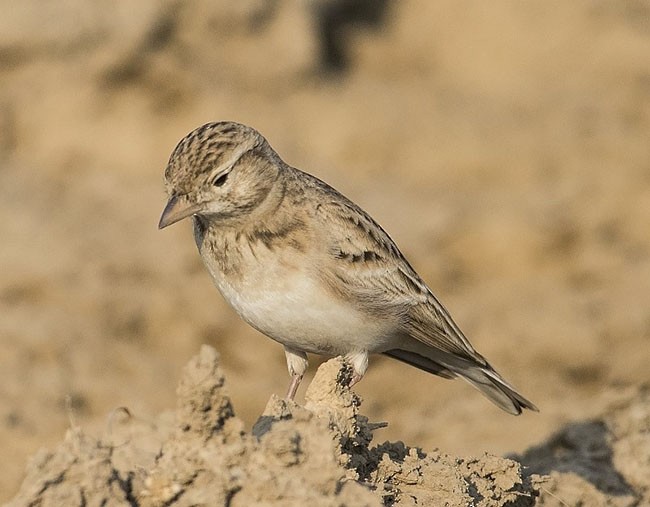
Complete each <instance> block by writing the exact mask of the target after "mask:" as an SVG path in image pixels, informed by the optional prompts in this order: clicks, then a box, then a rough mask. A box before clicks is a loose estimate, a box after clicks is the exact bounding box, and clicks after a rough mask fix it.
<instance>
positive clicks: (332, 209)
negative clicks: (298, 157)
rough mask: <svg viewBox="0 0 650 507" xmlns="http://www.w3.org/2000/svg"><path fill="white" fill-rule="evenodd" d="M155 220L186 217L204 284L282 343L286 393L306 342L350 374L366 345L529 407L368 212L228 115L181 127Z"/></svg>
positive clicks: (359, 371)
mask: <svg viewBox="0 0 650 507" xmlns="http://www.w3.org/2000/svg"><path fill="white" fill-rule="evenodd" d="M165 186H166V189H167V192H168V195H169V201H168V202H167V206H166V207H165V209H164V211H163V213H162V216H161V218H160V223H159V228H160V229H162V228H164V227H167V226H169V225H171V224H173V223H176V222H178V221H180V220H183V219H185V218H189V217H191V218H192V222H193V226H194V239H195V241H196V245H197V247H198V249H199V252H200V254H201V258H202V259H203V262H204V264H205V266H206V268H207V270H208V271H209V273H210V275H211V276H212V280H213V281H214V284H215V285H216V287H217V288H218V289H219V291H220V292H221V294H222V295H223V297H224V298H225V299H226V300H227V301H228V302H229V303H230V305H231V306H232V307H233V308H234V309H235V311H236V312H237V313H238V314H239V315H240V316H241V318H242V319H243V320H244V321H246V322H247V323H248V324H250V325H251V326H253V327H254V328H255V329H257V330H258V331H260V332H261V333H263V334H265V335H266V336H268V337H270V338H272V339H273V340H275V341H276V342H278V343H280V344H282V345H283V346H284V352H285V355H286V360H287V367H288V369H289V374H290V376H291V382H290V385H289V389H288V391H287V398H289V399H293V398H294V396H295V394H296V391H297V389H298V386H299V384H300V381H301V380H302V378H303V375H304V373H305V371H306V369H307V364H308V363H307V353H313V354H321V355H326V356H339V355H340V356H343V357H344V358H345V360H346V361H347V362H348V363H349V364H350V365H351V366H352V370H353V378H352V382H351V384H354V383H356V382H358V381H359V380H361V378H362V377H363V375H364V373H365V372H366V369H367V367H368V356H369V355H370V354H384V355H386V356H389V357H392V358H394V359H397V360H399V361H403V362H405V363H408V364H410V365H412V366H415V367H416V368H420V369H421V370H424V371H426V372H429V373H433V374H435V375H439V376H441V377H444V378H455V377H460V378H462V379H464V380H466V381H467V382H469V383H470V384H471V385H473V386H474V387H476V388H477V389H478V390H479V391H481V392H482V393H483V394H484V395H485V396H487V397H488V398H489V399H490V400H491V401H492V402H494V403H495V404H496V405H498V406H499V407H501V408H502V409H503V410H505V411H507V412H509V413H511V414H515V415H517V414H520V413H521V411H522V409H531V410H537V409H536V407H535V406H534V405H533V404H532V403H531V402H530V401H528V400H527V399H526V398H524V397H523V396H522V395H521V394H519V393H518V392H517V391H516V390H515V389H514V388H513V387H512V386H511V385H510V384H508V383H507V382H506V381H505V380H504V379H503V378H502V377H501V375H499V374H498V373H497V372H496V371H495V370H494V368H492V366H490V364H489V363H488V362H487V361H486V360H485V358H484V357H483V356H482V355H480V354H479V353H478V352H477V351H476V350H475V349H474V347H472V345H471V344H470V342H469V341H468V340H467V338H466V337H465V335H464V334H463V332H462V331H461V330H460V328H459V327H458V326H457V325H456V323H455V322H454V321H453V320H452V318H451V316H450V315H449V313H448V312H447V310H446V309H445V308H444V307H443V306H442V304H441V303H440V301H439V300H438V298H436V296H435V295H434V294H433V292H432V291H431V290H430V289H429V287H427V285H426V283H425V282H424V281H423V280H422V278H421V277H420V276H419V275H418V274H417V273H416V272H415V270H414V269H413V267H412V266H411V264H409V262H408V261H407V260H406V258H405V257H404V255H402V253H401V252H400V250H399V248H397V245H396V244H395V242H394V241H393V240H392V239H391V238H390V236H389V235H388V234H387V233H386V232H385V231H384V229H382V228H381V226H379V224H378V223H377V222H375V220H373V219H372V218H371V217H370V215H368V213H366V212H365V211H364V210H363V209H361V208H360V207H359V206H357V205H356V204H355V203H354V202H352V201H351V200H349V199H347V198H346V197H345V196H343V195H342V194H341V193H339V192H338V191H336V190H335V189H334V188H332V187H331V186H329V185H328V184H326V183H324V182H323V181H321V180H319V179H318V178H316V177H314V176H312V175H310V174H308V173H306V172H303V171H301V170H299V169H296V168H294V167H291V166H289V165H288V164H286V163H285V162H284V161H283V160H282V159H281V158H280V157H279V155H278V154H277V153H276V152H275V151H274V150H273V148H271V146H270V145H269V143H268V142H267V141H266V139H265V138H264V137H262V135H261V134H260V133H259V132H257V131H256V130H255V129H253V128H251V127H247V126H245V125H242V124H239V123H234V122H215V123H208V124H206V125H203V126H202V127H199V128H197V129H196V130H194V131H192V132H190V133H189V134H188V135H187V136H185V137H184V138H183V139H182V140H181V141H180V142H179V143H178V145H177V146H176V148H175V149H174V151H173V153H172V154H171V157H170V159H169V163H168V164H167V168H166V169H165Z"/></svg>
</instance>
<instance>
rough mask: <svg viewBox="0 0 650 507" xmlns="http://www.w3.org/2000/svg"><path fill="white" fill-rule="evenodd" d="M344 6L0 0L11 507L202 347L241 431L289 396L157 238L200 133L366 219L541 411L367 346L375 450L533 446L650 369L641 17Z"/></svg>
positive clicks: (473, 7) (162, 398) (2, 274)
mask: <svg viewBox="0 0 650 507" xmlns="http://www.w3.org/2000/svg"><path fill="white" fill-rule="evenodd" d="M351 4H353V5H354V6H356V7H355V8H352V7H346V8H343V7H341V3H339V2H336V1H329V2H328V1H322V2H304V1H300V2H298V1H277V2H266V1H261V0H260V1H253V0H250V1H243V2H236V3H234V2H225V1H224V2H215V1H208V0H204V1H199V0H196V1H185V2H183V1H173V2H172V1H163V2H160V1H154V0H143V1H140V2H137V3H134V2H126V1H120V2H107V1H106V2H104V1H97V2H84V1H82V0H68V1H60V2H56V3H48V4H43V3H42V2H37V1H35V0H34V1H24V2H19V3H13V4H10V3H8V2H4V3H2V4H0V240H1V245H2V246H1V248H0V458H1V461H2V463H3V473H2V474H0V501H5V500H9V499H10V498H12V497H13V496H14V495H15V494H16V492H17V491H18V488H19V486H20V484H21V481H22V480H23V479H24V478H25V474H26V471H25V470H26V463H27V458H28V456H30V455H33V454H34V453H35V452H36V451H37V450H38V449H39V448H41V447H46V448H50V449H55V448H56V445H57V442H59V441H60V440H61V438H62V436H63V435H64V434H65V432H66V430H67V429H68V428H70V427H71V426H72V427H75V428H76V427H80V428H83V431H84V434H87V435H94V437H88V438H91V440H90V441H91V442H92V441H94V440H92V439H93V438H96V437H98V436H100V435H104V434H105V432H106V431H107V427H109V426H111V422H112V421H113V419H114V418H113V417H112V416H111V415H110V414H112V413H115V409H116V408H118V407H128V409H129V411H130V413H131V414H132V415H133V417H134V418H136V419H137V420H138V421H148V422H149V424H151V425H154V424H157V423H156V421H157V420H158V417H159V416H158V414H160V413H162V412H164V411H166V410H169V409H171V408H172V407H173V406H174V405H175V403H176V401H175V398H174V389H175V385H176V383H177V381H178V379H179V378H180V377H181V370H182V368H183V365H184V364H186V363H187V362H188V361H189V359H190V358H191V357H193V356H194V355H195V354H196V353H197V351H198V350H199V348H200V346H201V345H202V344H204V343H207V344H210V345H212V346H214V347H215V348H216V349H217V350H218V351H219V353H220V355H221V362H220V364H221V367H222V368H223V370H224V372H225V375H226V377H227V379H228V386H229V391H230V397H231V399H232V403H233V405H234V406H235V407H236V412H237V415H238V417H239V418H241V421H243V422H242V424H243V428H244V430H245V431H246V434H250V432H251V428H252V426H253V424H254V423H255V421H256V420H257V419H258V417H259V415H260V414H261V413H262V412H263V410H264V407H265V406H266V404H267V401H268V399H269V396H270V395H271V394H272V393H277V394H282V393H283V392H284V391H285V389H286V385H287V382H288V377H287V374H286V369H285V365H284V358H283V353H282V350H281V347H279V346H278V345H277V344H275V343H273V342H272V341H270V340H268V339H266V338H265V337H263V336H261V335H259V334H258V333H257V332H255V331H254V330H252V329H250V328H248V327H247V326H246V325H245V324H244V323H242V322H241V321H240V320H239V319H238V317H237V316H236V315H235V314H234V313H233V312H232V311H231V310H230V309H229V308H228V306H227V305H226V303H224V302H223V300H222V299H221V297H220V296H219V294H218V293H217V292H216V290H215V289H214V288H213V287H212V285H211V282H210V280H209V277H208V275H207V274H206V273H205V272H204V269H203V267H202V265H201V263H200V260H199V258H198V255H197V254H196V251H195V248H194V245H193V241H192V239H191V233H190V230H189V226H188V225H187V224H179V225H178V226H174V227H172V228H170V229H169V230H165V231H163V232H159V231H157V230H156V224H157V220H158V217H159V215H160V212H161V210H162V207H163V205H164V200H165V196H164V192H163V188H162V181H161V180H162V171H163V169H164V166H165V163H166V161H167V158H168V156H169V154H170V152H171V150H172V148H173V147H174V145H175V144H176V142H177V141H178V140H179V139H180V138H181V137H182V136H183V135H185V134H186V133H187V132H188V131H190V130H191V129H193V128H194V127H196V126H198V125H200V124H202V123H204V122H207V121H211V120H217V119H231V120H237V121H241V122H244V123H247V124H250V125H252V126H254V127H256V128H258V129H259V130H260V131H261V132H262V133H263V134H264V135H265V136H266V137H267V138H268V139H269V141H270V142H271V144H272V145H273V146H274V147H275V148H276V149H277V151H278V152H279V153H280V154H281V155H282V156H283V158H284V159H285V160H286V161H287V162H289V163H290V164H292V165H295V166H297V167H300V168H302V169H305V170H308V171H310V172H312V173H314V174H316V175H318V176H319V177H321V178H323V179H325V180H326V181H328V182H329V183H331V184H333V185H334V186H335V187H337V188H338V189H339V190H341V191H342V192H344V193H345V194H346V195H348V196H349V197H351V198H352V199H354V200H355V201H357V202H358V203H359V204H361V205H362V206H363V207H364V208H365V209H367V210H368V211H369V212H370V213H371V214H372V215H373V216H374V217H375V218H376V219H377V220H378V221H379V222H380V223H381V224H382V225H383V226H384V227H385V228H386V229H387V230H388V231H389V233H390V234H391V235H392V236H393V238H394V239H395V240H396V241H397V243H398V244H399V245H400V246H401V248H402V250H403V251H404V253H405V254H406V256H407V257H408V258H409V259H410V261H411V263H412V264H413V265H414V266H415V267H416V269H417V270H418V271H419V272H420V274H421V275H422V276H423V277H424V278H425V279H426V280H427V281H428V282H429V284H430V286H431V287H432V288H433V289H434V291H435V292H436V293H437V294H438V295H439V296H440V298H441V299H442V301H443V302H444V303H445V305H446V306H447V307H448V308H449V309H450V311H451V312H452V314H453V315H454V316H455V318H456V320H457V321H458V323H459V324H460V325H461V327H462V328H463V329H464V330H465V332H466V334H467V335H468V336H469V337H470V339H471V340H472V342H473V343H474V345H475V346H476V347H477V348H478V349H479V351H481V352H482V353H483V354H484V355H485V356H487V357H488V358H489V360H490V361H491V363H492V364H494V366H495V367H496V368H497V369H498V370H499V371H501V372H502V373H503V375H504V376H505V377H506V378H508V379H509V380H510V381H511V382H512V383H513V384H514V385H515V386H517V388H519V389H520V390H521V391H522V392H523V393H524V394H525V395H526V396H527V397H529V398H530V399H531V400H533V401H534V402H535V403H536V404H537V405H538V406H539V407H540V409H541V412H540V413H539V414H526V415H524V416H521V417H517V418H515V417H511V416H509V415H507V414H504V413H501V412H500V411H499V410H498V409H497V408H495V407H493V406H492V405H491V404H490V403H489V402H487V401H485V400H484V399H483V398H482V397H481V396H480V394H478V393H476V392H475V391H474V390H472V389H471V388H470V387H469V386H467V385H466V384H464V383H462V382H449V381H445V380H442V379H439V378H436V377H431V376H429V375H427V374H425V373H422V372H420V371H417V370H414V369H412V368H409V367H408V366H405V365H402V364H398V363H396V362H393V361H390V360H386V359H381V358H373V359H372V361H371V365H370V369H369V372H368V374H367V376H366V378H365V379H364V380H363V382H362V383H361V384H360V385H359V386H358V392H359V394H360V395H361V396H362V398H363V399H364V405H363V413H364V414H365V415H367V416H368V417H369V418H370V420H372V421H387V422H388V423H389V426H388V427H387V428H385V429H378V430H376V432H375V440H378V441H382V440H389V441H398V440H403V441H404V442H407V443H408V444H409V445H417V446H418V447H420V448H422V449H425V450H429V451H432V450H433V449H438V450H439V451H437V452H439V453H440V455H441V456H442V455H444V456H447V455H449V456H455V455H459V456H482V455H483V453H484V452H489V453H490V455H504V454H506V453H511V452H512V453H519V454H520V455H523V456H527V455H528V453H530V452H533V451H527V452H526V450H527V449H530V448H531V447H534V446H538V445H543V444H544V443H545V442H546V443H548V442H549V439H552V435H558V434H559V435H562V433H557V432H563V431H570V430H571V428H575V427H576V426H575V425H578V426H577V427H578V430H580V428H581V427H580V425H581V424H587V423H586V421H592V420H593V421H602V420H605V419H604V418H606V417H607V411H608V410H613V409H612V407H615V406H616V404H617V403H623V402H622V401H621V400H622V399H628V398H625V396H626V395H625V396H624V394H622V393H628V392H636V386H639V385H641V384H643V383H645V382H647V381H648V380H649V379H650V375H649V374H648V368H647V363H648V359H649V358H650V306H649V305H648V303H647V299H648V294H650V235H649V234H648V224H649V223H650V142H649V141H648V140H649V139H650V7H649V6H648V4H647V2H644V1H641V0H638V1H629V2H615V1H613V0H612V1H595V0H594V1H575V2H561V1H559V0H558V1H541V0H540V1H536V2H531V3H527V4H526V5H522V4H521V3H520V2H517V1H515V0H512V1H497V2H491V3H490V5H489V6H487V5H486V4H485V3H483V2H478V1H475V2H468V3H464V4H463V5H462V6H461V5H459V4H457V3H456V2H453V1H439V2H438V1H436V2H427V1H424V0H421V1H400V2H377V3H374V4H373V6H374V7H373V8H372V9H369V8H368V7H367V6H365V7H364V5H365V4H366V2H362V1H359V2H351ZM312 362H313V363H314V364H316V363H317V358H313V361H312ZM313 369H314V368H312V371H313ZM304 392H305V388H303V389H302V390H301V393H300V395H299V402H300V403H301V404H302V403H303V401H302V400H303V396H304ZM617 413H618V412H617ZM71 419H73V423H71ZM603 424H605V426H602V425H600V426H598V427H588V428H587V429H586V430H585V431H587V430H589V431H590V432H591V433H594V432H595V433H597V429H598V428H601V429H602V428H609V426H607V424H609V423H603ZM620 424H623V423H622V422H621V423H620ZM567 425H568V426H567ZM583 429H584V428H583ZM578 430H575V431H577V433H575V432H574V433H572V435H574V437H575V435H576V434H577V435H578V437H577V438H578V440H584V439H583V438H582V437H580V435H582V433H580V432H579V431H578ZM607 431H608V432H606V434H605V436H608V438H609V436H611V435H610V433H611V432H612V431H613V430H607ZM591 433H590V434H591ZM601 433H602V432H601ZM574 437H572V438H574ZM70 438H72V437H70ZM567 438H568V437H567ZM594 438H597V435H596V436H595V437H594ZM564 440H567V439H566V438H565V439H564ZM564 440H563V441H564ZM568 440H569V441H571V438H568ZM68 441H70V440H68ZM161 441H164V440H161ZM151 445H152V446H153V447H155V444H154V443H152V444H151ZM646 445H647V442H646ZM646 449H647V448H646ZM251 452H252V451H251ZM522 459H523V458H522ZM548 462H549V463H550V464H549V465H548V468H547V469H545V470H540V474H549V473H550V474H551V476H552V475H553V474H554V473H561V472H566V471H567V470H566V469H561V467H560V468H558V467H559V465H558V464H557V461H552V460H548ZM630 463H637V461H634V460H630ZM574 468H575V467H574ZM615 469H616V470H618V472H617V473H619V474H623V472H622V470H623V469H622V468H620V467H619V466H618V465H617V466H616V468H615ZM30 470H32V471H33V470H34V468H33V467H32V468H30ZM120 470H126V469H125V468H122V469H120ZM568 470H570V471H571V470H572V471H573V472H574V473H577V474H578V476H580V474H579V473H578V472H576V471H575V470H574V469H572V468H570V467H569V468H568ZM625 473H627V472H625ZM630 473H633V472H630ZM647 476H648V475H647V474H646V475H645V477H647ZM580 477H581V476H580ZM623 477H624V478H625V481H626V484H627V485H628V486H630V488H632V489H629V490H628V489H626V490H625V492H629V491H632V490H634V491H635V492H638V491H641V490H640V489H639V488H638V487H637V486H635V485H631V484H632V483H630V479H629V477H630V476H628V475H623ZM640 477H643V476H640ZM332 480H335V481H337V480H339V479H336V478H335V479H332ZM593 484H596V481H595V480H594V481H593ZM646 484H647V483H646ZM526 487H528V486H526ZM532 487H533V486H532V485H531V486H530V488H532ZM580 487H581V486H580V485H576V486H575V488H578V489H579V488H580ZM593 487H596V488H597V486H593ZM527 491H532V489H530V490H527ZM583 491H584V490H583ZM598 491H600V492H601V493H602V491H601V490H598ZM620 491H622V490H620ZM605 493H607V491H605ZM607 494H608V493H607ZM626 494H627V493H625V494H624V495H622V497H625V495H626ZM622 497H621V498H622ZM536 498H537V499H538V500H539V501H540V502H541V498H542V497H536ZM571 498H573V497H571ZM626 498H627V497H626ZM368 501H369V502H370V500H368ZM369 504H370V505H372V503H369ZM612 505H614V504H612Z"/></svg>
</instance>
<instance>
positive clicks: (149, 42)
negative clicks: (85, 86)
mask: <svg viewBox="0 0 650 507" xmlns="http://www.w3.org/2000/svg"><path fill="white" fill-rule="evenodd" d="M175 32H176V21H175V17H174V12H172V11H171V10H168V11H165V12H164V14H163V15H161V16H160V17H159V18H158V19H156V20H155V21H154V22H153V23H151V26H150V27H149V30H148V31H147V33H146V34H145V35H144V37H143V39H142V41H141V42H140V44H138V45H137V47H134V48H133V49H132V50H131V51H130V52H128V53H126V54H123V55H121V56H120V57H119V58H118V59H117V61H116V62H114V63H113V65H111V66H110V67H109V68H108V69H107V70H106V71H105V72H104V73H103V75H102V76H101V79H100V82H101V84H103V85H104V86H107V87H109V88H110V87H119V86H123V85H126V84H133V83H136V82H138V81H139V80H140V79H141V78H142V77H143V75H144V74H145V73H146V72H147V70H148V68H149V64H150V59H151V55H152V54H154V53H156V52H158V51H161V50H163V49H165V48H166V47H167V46H168V45H169V44H170V43H171V41H172V40H173V38H174V34H175Z"/></svg>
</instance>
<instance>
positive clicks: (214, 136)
mask: <svg viewBox="0 0 650 507" xmlns="http://www.w3.org/2000/svg"><path fill="white" fill-rule="evenodd" d="M281 168H282V161H281V160H280V158H279V157H278V155H277V154H276V153H275V151H273V149H272V148H271V147H270V146H269V144H268V143H267V141H266V139H264V137H262V135H261V134H260V133H259V132H257V131H256V130H255V129H252V128H250V127H247V126H246V125H242V124H240V123H234V122H217V123H207V124H205V125H203V126H202V127H199V128H197V129H196V130H194V131H192V132H190V133H189V134H188V135H187V136H185V137H184V138H183V139H182V140H181V141H180V142H179V143H178V145H177V146H176V148H175V149H174V151H173V152H172V155H171V157H170V158H169V162H168V164H167V168H166V169H165V187H166V189H167V193H168V195H169V201H168V202H167V206H165V209H164V211H163V213H162V216H161V217H160V222H159V223H158V227H159V228H160V229H162V228H164V227H167V226H168V225H171V224H173V223H176V222H178V221H180V220H183V219H184V218H187V217H189V216H192V215H201V216H203V217H205V218H207V219H208V220H214V221H217V222H222V223H228V222H232V221H233V220H237V219H239V218H241V217H245V216H248V215H250V214H251V213H252V212H253V211H254V210H255V209H257V208H258V207H259V206H260V204H262V203H263V202H264V201H265V200H266V198H267V196H268V194H269V192H270V191H271V190H272V188H273V186H274V184H275V182H276V180H277V177H278V174H279V171H280V170H281Z"/></svg>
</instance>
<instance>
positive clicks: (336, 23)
mask: <svg viewBox="0 0 650 507" xmlns="http://www.w3.org/2000/svg"><path fill="white" fill-rule="evenodd" d="M388 4H389V1H388V0H331V1H322V2H318V3H317V8H316V16H317V26H318V33H319V39H320V59H321V66H322V67H323V69H324V70H325V71H326V72H332V73H339V72H343V71H345V70H347V68H348V67H349V63H350V62H349V56H348V51H347V46H348V36H347V35H348V32H350V31H351V30H353V29H355V28H360V27H369V28H379V27H381V26H382V25H383V24H384V21H385V20H386V13H387V10H388V9H387V8H388Z"/></svg>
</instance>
